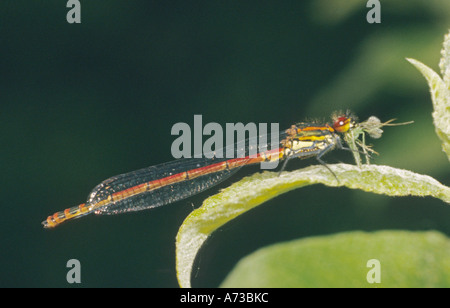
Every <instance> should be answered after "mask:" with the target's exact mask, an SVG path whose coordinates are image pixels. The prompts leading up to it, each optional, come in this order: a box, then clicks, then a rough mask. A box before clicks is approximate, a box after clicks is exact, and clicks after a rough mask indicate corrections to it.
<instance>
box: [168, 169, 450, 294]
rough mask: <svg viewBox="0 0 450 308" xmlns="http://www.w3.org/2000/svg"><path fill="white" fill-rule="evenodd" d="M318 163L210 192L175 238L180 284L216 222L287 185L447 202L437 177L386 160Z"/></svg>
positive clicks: (447, 192)
mask: <svg viewBox="0 0 450 308" xmlns="http://www.w3.org/2000/svg"><path fill="white" fill-rule="evenodd" d="M329 167H330V169H331V170H332V171H333V172H334V173H335V174H336V176H337V178H338V179H339V182H338V181H337V180H336V178H335V177H334V176H333V174H332V173H331V172H330V171H329V170H327V169H326V168H325V167H324V166H320V165H316V166H310V167H307V168H304V169H300V170H296V171H293V172H283V173H282V174H281V175H280V176H279V175H278V173H276V172H264V173H257V174H255V175H253V176H250V177H246V178H244V179H242V180H241V181H239V182H237V183H235V184H233V185H231V186H230V187H228V188H226V189H224V190H223V191H222V192H220V193H218V194H217V195H214V196H212V197H209V198H208V199H206V200H205V201H204V202H203V205H202V206H201V207H200V208H198V209H196V210H194V211H193V212H192V213H191V214H190V215H189V216H188V217H187V218H186V219H185V221H184V222H183V224H182V225H181V227H180V229H179V231H178V234H177V238H176V268H177V278H178V282H179V284H180V286H181V287H190V285H191V284H190V276H191V271H192V266H193V263H194V260H195V257H196V255H197V253H198V251H199V249H200V247H201V246H202V244H203V243H204V242H205V240H206V239H207V238H208V236H209V235H210V234H211V233H212V232H214V231H215V230H217V229H218V228H219V227H221V226H222V225H224V224H225V223H227V222H228V221H230V220H232V219H233V218H235V217H237V216H239V215H241V214H243V213H245V212H246V211H248V210H250V209H252V208H254V207H256V206H258V205H260V204H262V203H264V202H265V201H267V200H270V199H272V198H274V197H276V196H278V195H280V194H283V193H285V192H288V191H290V190H293V189H296V188H300V187H303V186H308V185H312V184H318V183H321V184H324V185H327V186H333V187H337V186H345V187H348V188H353V189H361V190H364V191H368V192H373V193H377V194H385V195H389V196H407V195H413V196H432V197H435V198H439V199H441V200H443V201H445V202H447V203H450V188H449V187H447V186H444V185H442V184H441V183H439V182H438V181H436V180H435V179H433V178H431V177H429V176H426V175H420V174H417V173H413V172H410V171H406V170H401V169H395V168H392V167H388V166H377V165H364V166H363V167H362V168H359V167H357V166H354V165H348V164H335V165H329Z"/></svg>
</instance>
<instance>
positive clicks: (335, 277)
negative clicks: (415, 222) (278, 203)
mask: <svg viewBox="0 0 450 308" xmlns="http://www.w3.org/2000/svg"><path fill="white" fill-rule="evenodd" d="M449 255H450V240H449V239H448V238H446V237H445V236H444V235H442V234H441V233H438V232H407V231H378V232H375V233H366V232H348V233H342V234H335V235H329V236H321V237H311V238H306V239H300V240H294V241H291V242H286V243H279V244H275V245H272V246H268V247H265V248H262V249H260V250H258V251H256V252H254V253H252V254H251V255H249V256H247V257H245V258H243V259H242V260H241V261H239V263H238V264H237V265H236V267H235V268H234V269H233V270H232V272H231V273H230V274H229V275H228V277H227V278H226V279H225V281H224V282H223V283H222V285H221V287H234V288H236V287H238V288H239V287H252V288H264V287H358V288H359V287H402V288H406V287H450V258H449V257H448V256H449ZM373 259H376V260H377V261H379V263H378V264H376V263H375V265H374V264H372V263H369V266H368V261H369V260H373ZM367 277H369V281H371V282H372V283H369V281H368V279H367ZM371 278H372V279H374V278H379V281H378V283H377V282H376V281H375V282H374V281H373V280H372V279H371Z"/></svg>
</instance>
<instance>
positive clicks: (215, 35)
mask: <svg viewBox="0 0 450 308" xmlns="http://www.w3.org/2000/svg"><path fill="white" fill-rule="evenodd" d="M81 2H82V3H81V24H68V23H67V21H66V14H67V12H68V10H69V9H68V8H66V1H51V0H40V1H18V0H14V1H12V0H4V1H1V2H0V106H1V108H0V130H1V134H0V142H1V150H0V161H1V164H0V166H1V169H2V177H1V178H0V181H1V182H2V183H1V187H2V198H1V201H0V202H1V208H2V215H1V218H0V219H1V222H0V228H1V234H2V235H1V242H0V244H1V247H2V249H1V253H0V258H1V259H0V261H1V262H0V286H1V287H66V286H69V287H73V286H75V287H76V286H82V287H177V286H178V284H177V281H176V274H175V236H176V234H177V230H178V228H179V226H180V225H181V223H182V222H183V220H184V218H185V217H186V216H187V215H188V214H189V213H190V212H191V211H192V209H193V207H198V206H200V205H201V203H202V201H203V200H204V199H205V198H206V197H207V196H209V195H211V194H214V193H216V192H217V191H218V190H219V189H220V188H221V187H222V188H223V187H226V186H228V185H230V183H232V182H234V181H237V180H238V179H239V178H241V177H243V176H245V175H249V174H252V173H254V172H258V171H259V170H258V168H251V167H249V168H246V169H244V170H242V171H241V172H240V173H239V175H237V176H235V177H233V178H231V179H229V180H227V181H226V182H225V183H223V184H222V185H220V186H219V187H217V188H216V189H212V190H208V191H206V192H204V193H202V194H199V195H197V196H195V197H192V198H190V199H187V200H184V201H180V202H177V203H174V204H172V205H169V206H166V207H162V208H158V209H154V210H148V211H143V212H136V213H131V214H124V215H118V216H95V215H91V216H87V217H85V218H83V219H80V220H76V221H72V222H70V223H67V224H64V225H62V226H61V227H59V228H57V229H55V230H44V229H43V228H42V226H41V224H40V222H41V221H42V220H44V219H46V217H47V216H48V215H50V214H52V213H54V212H55V211H58V210H62V209H64V208H67V207H70V206H75V205H78V204H80V203H83V202H84V201H85V200H86V197H87V195H88V193H89V192H90V191H91V189H92V188H93V187H94V186H96V185H97V184H98V183H100V182H101V181H103V180H104V179H106V178H108V177H110V176H113V175H117V174H120V173H124V172H129V171H132V170H136V169H139V168H143V167H147V166H150V165H155V164H159V163H163V162H166V161H169V160H172V157H171V152H170V148H171V144H172V142H173V140H174V139H175V136H171V134H170V131H171V127H172V126H173V125H174V124H175V123H178V122H185V123H188V124H190V125H192V124H193V116H194V114H201V115H202V116H203V123H204V124H206V123H208V122H217V123H220V124H222V125H224V124H225V123H227V122H232V123H236V122H243V123H248V122H255V123H273V122H277V123H280V128H287V127H289V126H290V125H291V124H293V123H296V122H298V121H302V120H305V119H311V118H317V119H325V120H327V119H328V118H329V115H330V114H331V113H332V112H333V111H334V110H339V109H342V110H345V109H347V108H348V109H351V110H352V111H354V112H355V113H356V114H358V115H359V117H360V119H361V120H365V119H367V118H368V117H369V116H371V115H376V116H377V117H379V118H380V119H381V120H382V121H386V120H389V119H392V118H396V119H398V121H400V122H404V121H411V120H413V121H414V124H412V125H407V126H399V127H387V128H386V129H385V133H384V135H383V137H382V138H381V139H378V140H369V142H370V143H372V144H373V145H374V149H375V150H376V151H377V152H379V153H380V155H379V156H377V157H375V159H374V160H373V163H375V164H386V165H390V166H392V167H398V168H404V169H408V170H411V171H414V172H418V173H423V174H428V175H430V176H432V177H434V178H436V179H437V180H439V181H440V182H441V183H443V184H447V185H448V183H449V180H450V173H449V168H448V163H449V162H448V160H447V158H446V156H445V154H444V153H443V152H442V151H441V145H440V142H439V140H438V138H437V136H436V134H435V132H434V127H433V124H432V118H431V112H432V105H431V99H430V95H429V90H428V86H427V83H426V81H425V79H424V78H423V77H422V76H421V74H420V73H419V72H418V71H417V70H416V69H415V68H414V67H413V66H412V65H411V64H410V63H408V62H407V61H406V60H405V57H411V58H415V59H418V60H420V61H421V62H423V63H425V64H427V65H428V66H430V67H431V68H433V69H434V70H435V71H439V68H438V63H439V58H440V50H441V47H442V41H443V36H444V34H446V33H447V32H448V29H449V28H450V2H449V1H447V0H429V1H420V0H410V1H408V2H407V3H405V1H400V0H397V1H388V2H386V1H384V2H382V3H381V14H382V15H381V23H380V24H369V23H367V21H366V14H367V12H368V11H369V8H366V1H360V0H358V1H356V0H352V1H349V0H345V1H344V0H341V1H336V0H315V1H284V2H280V1H239V2H238V1H201V2H198V1H197V2H188V1H171V2H170V3H169V2H166V1H116V0H110V1H81ZM325 160H326V161H327V162H328V163H336V162H340V161H342V162H347V163H353V159H352V156H351V155H349V153H347V152H344V153H339V151H334V152H333V153H332V154H328V155H327V156H326V157H325ZM309 164H316V161H315V160H314V159H312V160H306V161H296V162H293V163H290V165H289V168H290V169H294V168H300V167H304V166H307V165H309ZM387 229H403V230H438V231H440V232H442V233H444V234H446V235H447V236H450V207H449V206H448V205H446V204H444V203H443V202H442V201H439V200H434V199H432V198H412V197H404V198H390V197H387V196H381V195H375V194H370V193H364V192H361V191H353V190H349V189H346V188H339V189H338V188H329V187H324V186H320V185H316V186H313V187H307V188H303V189H301V190H297V191H292V192H290V193H288V194H285V195H283V196H280V197H278V198H276V199H273V200H271V201H270V202H267V203H265V204H264V205H262V206H260V207H258V208H256V209H254V210H252V211H249V212H248V213H246V214H245V215H243V216H242V217H239V218H238V219H235V220H234V221H232V222H231V223H229V224H227V225H225V226H224V227H223V228H221V229H220V230H219V231H218V232H216V233H215V234H213V236H212V237H211V238H210V239H209V240H208V241H207V243H206V245H205V246H204V247H203V248H202V250H201V252H200V254H199V256H198V260H197V262H196V266H195V268H196V270H195V273H194V275H193V278H192V279H193V286H197V287H200V286H201V287H215V286H218V285H219V284H220V282H221V281H222V280H223V279H224V278H225V276H226V275H227V273H228V272H229V271H230V270H231V269H232V268H233V266H234V265H235V264H236V262H237V261H238V260H239V259H241V258H242V257H244V256H245V255H247V254H249V253H251V252H253V251H255V250H257V249H258V248H261V247H264V246H266V245H269V244H273V243H276V242H280V241H287V240H291V239H296V238H305V237H309V236H317V235H326V234H334V233H338V232H343V231H351V230H365V231H374V230H387ZM69 259H78V260H79V261H80V262H81V282H82V283H81V285H70V284H68V283H67V281H66V273H67V271H68V270H69V269H68V268H66V263H67V261H68V260H69Z"/></svg>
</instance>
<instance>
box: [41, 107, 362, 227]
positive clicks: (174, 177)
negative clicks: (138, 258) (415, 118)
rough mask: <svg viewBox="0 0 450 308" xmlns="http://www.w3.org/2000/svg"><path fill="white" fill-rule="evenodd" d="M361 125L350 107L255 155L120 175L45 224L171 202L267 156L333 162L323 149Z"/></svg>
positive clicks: (186, 161)
mask: <svg viewBox="0 0 450 308" xmlns="http://www.w3.org/2000/svg"><path fill="white" fill-rule="evenodd" d="M355 125H356V119H355V117H354V116H351V115H350V114H349V113H348V112H347V113H346V114H344V115H342V114H341V115H335V116H333V123H332V125H329V124H314V123H298V124H296V125H292V126H291V127H290V128H289V129H287V130H285V131H283V132H281V133H280V138H279V140H280V141H279V144H277V145H276V146H273V145H272V146H271V147H270V148H271V149H270V150H264V151H260V152H258V153H257V155H254V156H245V157H242V158H232V159H229V158H215V157H213V158H183V159H178V160H175V161H172V162H168V163H164V164H160V165H156V166H152V167H148V168H144V169H140V170H137V171H133V172H129V173H125V174H121V175H117V176H114V177H111V178H109V179H107V180H105V181H103V182H102V183H100V184H99V185H97V186H96V187H95V188H94V189H93V190H92V192H91V193H90V194H89V197H88V200H87V201H86V203H83V204H80V205H78V206H74V207H71V208H68V209H65V210H64V211H60V212H57V213H55V214H53V215H52V216H49V217H48V218H47V219H46V220H45V221H43V222H42V224H43V225H44V227H45V228H52V227H55V226H58V225H59V224H61V223H63V222H64V221H67V220H70V219H74V218H79V217H82V216H85V215H88V214H91V213H95V214H119V213H124V212H130V211H140V210H144V209H150V208H154V207H158V206H162V205H166V204H170V203H173V202H175V201H178V200H182V199H185V198H188V197H190V196H192V195H194V194H197V193H199V192H201V191H204V190H206V189H208V188H211V187H212V186H214V185H216V184H218V183H220V182H222V181H223V180H225V179H226V178H228V177H229V176H231V175H232V174H234V173H235V172H236V171H237V170H239V169H240V168H241V167H242V166H247V165H252V164H257V163H261V162H264V161H265V162H268V161H282V160H283V161H284V163H283V166H282V168H281V170H283V169H284V168H285V167H286V164H287V162H288V161H289V160H290V159H292V158H296V157H297V158H301V159H304V158H309V157H315V158H316V159H317V161H318V162H320V163H321V164H322V165H324V166H325V167H327V168H328V166H327V165H326V164H325V162H324V161H323V160H322V157H323V155H325V154H326V153H328V152H329V151H331V150H333V149H335V148H338V149H344V147H343V145H342V143H341V137H340V134H345V133H347V132H349V131H351V130H352V129H353V128H354V127H355ZM247 150H248V149H247ZM247 152H248V151H247ZM328 169H329V168H328ZM329 170H330V169H329ZM330 172H331V170H330ZM333 175H334V174H333Z"/></svg>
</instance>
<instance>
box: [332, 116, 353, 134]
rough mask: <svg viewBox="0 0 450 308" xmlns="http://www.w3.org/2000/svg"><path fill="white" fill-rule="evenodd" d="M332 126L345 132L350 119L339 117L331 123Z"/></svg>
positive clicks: (348, 127)
mask: <svg viewBox="0 0 450 308" xmlns="http://www.w3.org/2000/svg"><path fill="white" fill-rule="evenodd" d="M333 128H334V129H335V130H336V131H337V132H339V133H345V132H347V131H348V130H349V129H350V119H349V118H347V117H339V118H337V120H336V121H334V123H333Z"/></svg>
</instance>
